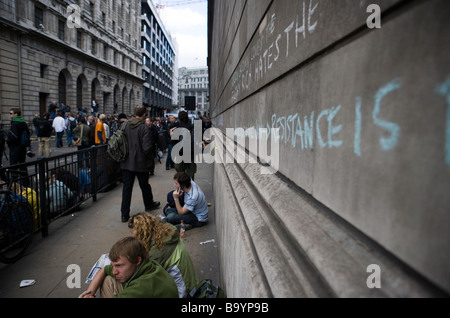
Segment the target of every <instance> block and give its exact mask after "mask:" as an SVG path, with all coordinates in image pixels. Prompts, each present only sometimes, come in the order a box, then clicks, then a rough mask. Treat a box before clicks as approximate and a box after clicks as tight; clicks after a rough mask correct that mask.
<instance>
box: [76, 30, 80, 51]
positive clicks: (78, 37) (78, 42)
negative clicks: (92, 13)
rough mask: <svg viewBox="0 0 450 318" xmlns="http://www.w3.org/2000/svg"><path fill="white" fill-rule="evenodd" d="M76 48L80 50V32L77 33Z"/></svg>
mask: <svg viewBox="0 0 450 318" xmlns="http://www.w3.org/2000/svg"><path fill="white" fill-rule="evenodd" d="M77 48H79V49H81V31H77Z"/></svg>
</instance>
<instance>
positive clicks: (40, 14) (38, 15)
mask: <svg viewBox="0 0 450 318" xmlns="http://www.w3.org/2000/svg"><path fill="white" fill-rule="evenodd" d="M40 25H44V10H42V9H41V8H39V7H36V6H35V7H34V26H35V27H36V28H38V29H39V28H40Z"/></svg>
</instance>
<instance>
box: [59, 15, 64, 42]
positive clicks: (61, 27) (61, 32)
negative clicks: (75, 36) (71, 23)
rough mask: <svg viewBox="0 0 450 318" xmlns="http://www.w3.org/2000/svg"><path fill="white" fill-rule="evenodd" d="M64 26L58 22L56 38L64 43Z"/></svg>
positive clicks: (62, 22)
mask: <svg viewBox="0 0 450 318" xmlns="http://www.w3.org/2000/svg"><path fill="white" fill-rule="evenodd" d="M65 26H66V24H65V23H64V21H61V20H58V38H59V39H60V40H62V41H64V29H65Z"/></svg>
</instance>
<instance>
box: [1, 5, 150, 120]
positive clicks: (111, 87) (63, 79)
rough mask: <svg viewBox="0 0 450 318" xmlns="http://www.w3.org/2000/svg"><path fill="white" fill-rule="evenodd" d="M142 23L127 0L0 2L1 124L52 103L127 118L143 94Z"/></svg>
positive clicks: (136, 8)
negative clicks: (12, 114) (14, 110)
mask: <svg viewBox="0 0 450 318" xmlns="http://www.w3.org/2000/svg"><path fill="white" fill-rule="evenodd" d="M140 19H141V3H140V2H139V1H132V0H98V1H93V0H90V1H89V0H52V1H44V0H22V1H18V0H0V48H1V49H0V60H1V68H0V110H1V115H2V121H3V122H5V121H9V116H8V111H9V108H10V107H20V108H21V109H22V111H23V115H24V117H25V120H27V121H29V120H31V119H32V117H33V115H34V114H35V113H43V112H46V111H47V110H48V105H49V104H50V103H51V102H52V101H57V102H60V103H64V104H66V105H69V106H70V107H71V111H76V110H77V109H81V108H85V109H90V107H91V105H92V100H94V99H95V100H96V101H97V103H98V105H99V109H98V111H99V112H101V113H107V114H109V113H113V111H114V105H117V111H118V112H124V113H128V114H129V113H131V112H132V111H133V109H134V107H135V106H136V105H137V104H140V103H142V96H143V94H142V90H143V86H142V85H143V80H142V77H141V76H142V58H141V51H140V50H141V48H140V35H141V32H140Z"/></svg>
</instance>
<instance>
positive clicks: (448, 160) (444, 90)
mask: <svg viewBox="0 0 450 318" xmlns="http://www.w3.org/2000/svg"><path fill="white" fill-rule="evenodd" d="M436 92H437V93H438V94H440V95H443V96H445V97H446V98H447V100H446V102H447V116H446V129H445V164H447V165H450V76H449V77H448V78H447V80H446V81H445V83H443V84H441V85H439V86H438V88H437V90H436Z"/></svg>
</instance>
